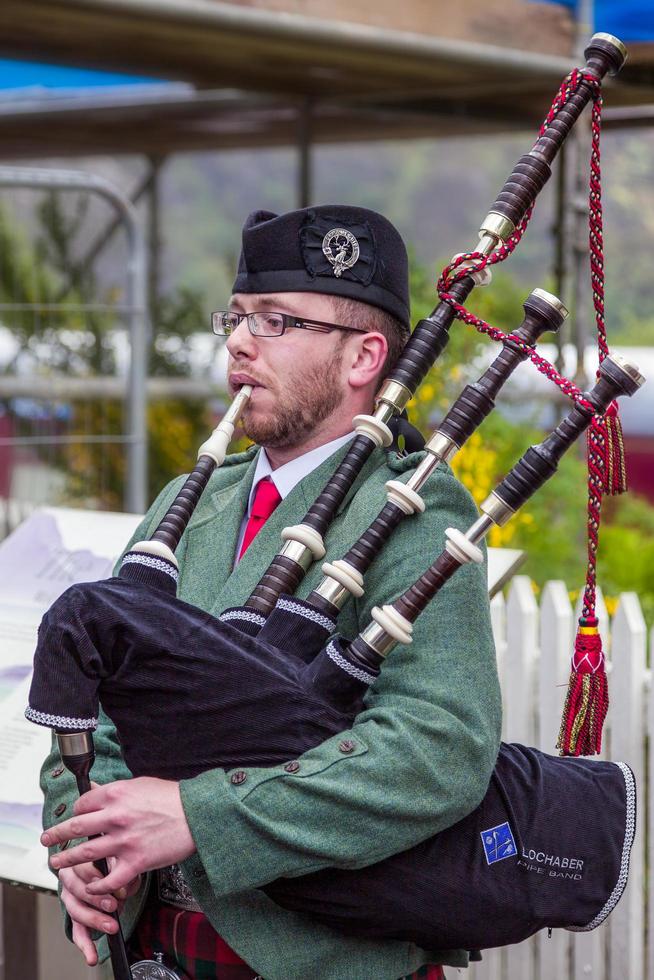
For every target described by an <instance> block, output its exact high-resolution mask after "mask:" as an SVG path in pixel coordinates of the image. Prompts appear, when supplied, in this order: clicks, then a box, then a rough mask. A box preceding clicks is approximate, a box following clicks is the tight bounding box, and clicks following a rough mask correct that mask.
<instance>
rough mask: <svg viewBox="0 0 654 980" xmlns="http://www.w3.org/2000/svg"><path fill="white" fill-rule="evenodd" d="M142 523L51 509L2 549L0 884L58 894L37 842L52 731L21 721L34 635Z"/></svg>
mask: <svg viewBox="0 0 654 980" xmlns="http://www.w3.org/2000/svg"><path fill="white" fill-rule="evenodd" d="M139 520H140V518H139V517H138V516H137V515H135V514H109V513H97V512H88V513H87V512H85V511H81V510H66V509H63V508H52V509H44V510H39V511H36V512H35V513H34V514H32V516H31V517H30V518H29V519H28V520H27V521H25V522H24V523H23V524H21V525H20V526H19V527H18V529H17V530H16V531H14V533H13V534H11V535H10V536H9V537H8V538H6V540H5V541H3V542H2V544H1V545H0V878H2V879H4V880H5V881H15V882H18V883H20V884H25V885H32V886H33V887H36V888H46V889H48V890H51V891H55V890H56V881H55V878H54V876H53V875H52V872H50V871H49V870H48V868H47V864H46V859H47V853H46V851H45V848H43V847H42V846H41V845H40V844H39V835H40V833H41V809H42V796H41V791H40V789H39V769H40V767H41V763H42V762H43V759H44V758H45V756H46V755H47V753H48V751H49V748H50V733H49V731H48V730H47V729H45V728H41V727H39V726H38V725H33V724H31V723H30V722H28V721H26V719H25V718H24V716H23V712H24V711H25V706H26V705H27V695H28V691H29V686H30V680H31V673H32V657H33V656H34V648H35V646H36V631H37V628H38V625H39V622H40V621H41V617H42V615H43V613H44V612H45V611H46V609H47V608H48V607H49V606H50V605H51V604H52V603H53V602H54V600H55V599H56V598H57V597H58V596H59V595H61V593H62V592H63V591H64V590H65V589H67V588H68V586H69V585H73V584H74V583H75V582H87V581H93V580H94V579H101V578H106V577H107V576H108V575H110V574H111V570H112V568H113V565H114V563H115V561H116V559H117V558H118V556H119V555H120V553H121V551H122V550H123V548H124V547H125V544H126V542H127V541H128V540H129V538H130V537H131V535H132V533H133V531H134V530H135V529H136V526H137V525H138V523H139Z"/></svg>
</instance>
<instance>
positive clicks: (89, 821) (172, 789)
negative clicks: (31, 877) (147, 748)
mask: <svg viewBox="0 0 654 980" xmlns="http://www.w3.org/2000/svg"><path fill="white" fill-rule="evenodd" d="M73 810H74V813H75V816H74V817H71V819H70V820H64V822H63V823H60V824H58V825H57V826H56V827H51V828H50V829H49V830H47V831H46V832H45V833H44V834H42V836H41V843H42V844H44V845H45V846H46V847H50V846H52V845H53V844H63V843H64V842H65V841H69V840H74V839H75V838H77V837H92V836H94V835H95V834H100V835H102V836H100V837H98V838H96V839H95V840H90V841H85V842H84V843H82V844H78V845H77V846H76V847H71V848H69V849H67V850H65V851H61V852H60V853H58V854H55V855H53V856H52V858H51V859H50V865H51V867H52V868H53V869H54V870H55V871H59V870H61V869H62V868H72V867H76V866H79V865H84V864H88V862H90V861H97V860H98V858H103V857H104V858H109V857H113V858H115V863H114V865H113V867H112V868H111V870H110V872H109V874H108V875H107V877H106V878H101V879H99V880H98V879H93V880H92V881H89V882H88V883H86V886H85V887H86V893H87V895H88V896H99V895H102V894H106V893H107V892H116V891H117V890H118V889H119V888H127V886H128V885H129V884H130V883H131V882H133V880H134V879H135V878H136V877H137V876H138V875H140V874H142V873H143V872H144V871H152V870H153V869H155V868H164V867H166V865H168V864H176V863H177V862H178V861H183V860H184V859H185V858H187V857H190V856H191V854H193V852H194V851H195V844H194V843H193V838H192V837H191V831H190V830H189V826H188V823H187V822H186V817H185V815H184V810H183V807H182V800H181V796H180V792H179V784H178V783H175V782H171V781H169V780H166V779H153V778H151V777H149V776H140V777H138V778H137V779H123V780H119V781H118V782H115V783H107V784H106V785H104V786H98V787H96V788H94V789H91V790H90V791H89V792H88V793H85V794H84V796H81V797H80V798H79V799H78V800H77V801H76V803H75V806H74V807H73Z"/></svg>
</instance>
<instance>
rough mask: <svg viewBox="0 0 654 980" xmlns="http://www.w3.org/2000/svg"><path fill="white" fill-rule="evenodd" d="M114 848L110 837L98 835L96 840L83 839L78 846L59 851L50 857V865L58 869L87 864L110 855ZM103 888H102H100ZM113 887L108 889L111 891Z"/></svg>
mask: <svg viewBox="0 0 654 980" xmlns="http://www.w3.org/2000/svg"><path fill="white" fill-rule="evenodd" d="M112 850H115V848H112V846H111V843H110V838H109V837H108V836H107V837H96V838H95V839H94V840H87V841H83V843H81V844H78V845H77V846H76V847H68V848H66V850H65V851H58V852H57V853H56V854H53V855H52V857H51V858H50V867H51V868H53V869H54V870H56V871H58V870H60V869H61V868H72V867H73V866H74V865H78V864H87V863H88V862H89V861H91V862H94V861H99V860H100V859H101V858H107V857H109V854H110V853H111V851H112ZM100 890H102V889H100ZM111 890H112V889H110V888H109V889H106V891H111Z"/></svg>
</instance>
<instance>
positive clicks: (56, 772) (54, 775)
mask: <svg viewBox="0 0 654 980" xmlns="http://www.w3.org/2000/svg"><path fill="white" fill-rule="evenodd" d="M63 771H64V767H63V766H57V768H56V769H53V770H52V772H51V773H50V775H51V776H52V778H53V779H56V778H57V776H61V774H62V772H63Z"/></svg>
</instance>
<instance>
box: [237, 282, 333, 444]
mask: <svg viewBox="0 0 654 980" xmlns="http://www.w3.org/2000/svg"><path fill="white" fill-rule="evenodd" d="M230 309H231V310H233V311H235V312H237V313H254V312H258V311H262V312H265V311H273V312H276V313H290V314H295V315H296V316H298V317H305V318H307V319H309V318H311V317H315V318H316V320H322V321H324V322H326V323H330V322H331V323H338V319H337V317H336V315H335V313H334V306H333V301H332V300H331V298H330V297H329V296H324V295H319V294H316V293H279V294H276V295H272V294H261V295H254V294H245V293H240V294H236V295H235V296H233V297H232V300H231V303H230ZM350 336H352V335H350V334H347V333H344V332H343V331H340V330H331V331H329V332H328V333H319V332H317V331H313V330H304V329H298V328H295V327H292V328H290V329H288V330H286V332H285V333H284V334H283V335H282V336H281V337H253V336H252V335H251V334H250V332H249V330H248V325H247V322H246V321H245V320H243V321H241V323H240V324H239V326H238V328H237V329H236V330H235V331H234V332H233V333H232V334H231V336H230V337H229V338H228V340H227V349H228V351H229V364H228V381H229V387H230V390H231V391H232V393H235V392H236V391H237V390H238V389H239V388H240V387H241V386H242V385H244V384H251V385H253V386H254V387H253V392H252V397H251V399H250V401H249V403H248V406H247V408H246V410H245V412H244V413H243V417H242V422H243V428H244V430H245V432H246V434H247V436H248V437H249V438H250V439H252V440H253V441H254V442H256V443H258V444H259V445H261V446H269V447H271V448H281V447H292V446H295V445H300V444H301V443H302V442H303V441H304V440H305V439H306V438H307V437H308V436H309V435H310V434H311V433H312V432H314V431H315V430H316V429H318V428H319V427H320V425H321V423H323V422H324V421H325V420H326V419H328V418H329V416H331V415H332V414H333V413H334V412H335V411H336V410H337V409H338V407H339V406H340V405H341V403H342V401H343V397H344V394H345V390H346V384H347V371H346V370H345V369H344V366H343V353H344V347H345V345H346V344H347V342H348V338H349V337H350Z"/></svg>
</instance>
